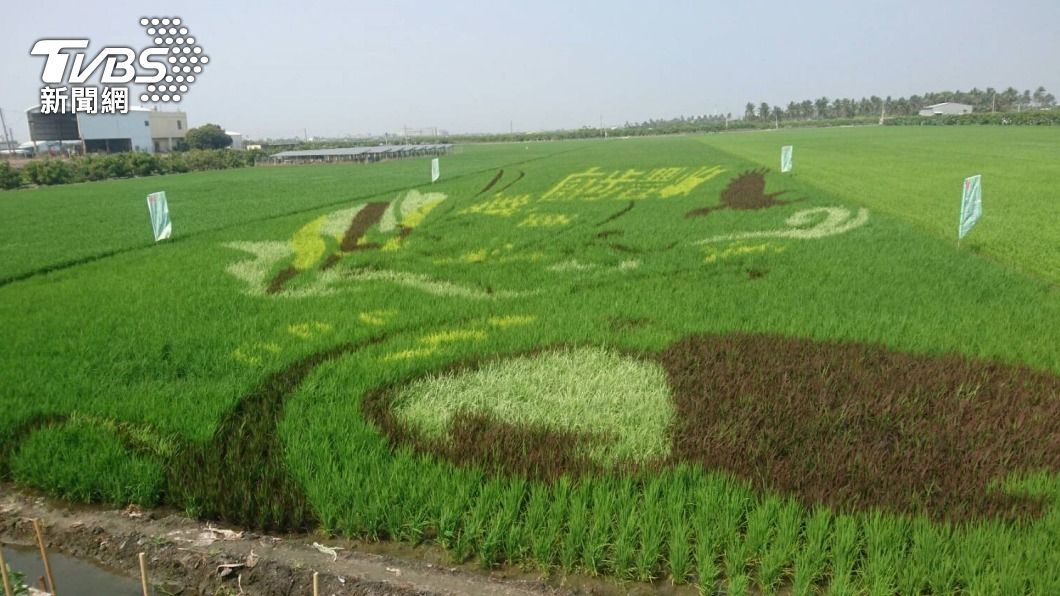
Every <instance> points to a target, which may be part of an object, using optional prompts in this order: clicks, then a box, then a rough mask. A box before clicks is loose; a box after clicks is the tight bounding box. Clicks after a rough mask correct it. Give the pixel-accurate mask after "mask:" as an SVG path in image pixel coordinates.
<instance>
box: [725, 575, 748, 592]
mask: <svg viewBox="0 0 1060 596" xmlns="http://www.w3.org/2000/svg"><path fill="white" fill-rule="evenodd" d="M728 588H729V590H728V592H726V593H727V594H729V595H731V596H743V595H744V594H750V593H751V576H750V575H748V574H746V573H743V572H739V573H737V574H735V575H730V576H729V577H728Z"/></svg>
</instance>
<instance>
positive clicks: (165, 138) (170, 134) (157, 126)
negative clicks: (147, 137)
mask: <svg viewBox="0 0 1060 596" xmlns="http://www.w3.org/2000/svg"><path fill="white" fill-rule="evenodd" d="M148 121H149V122H150V123H151V140H152V141H153V142H154V147H155V153H168V152H170V151H173V150H174V149H175V148H176V145H177V143H178V142H180V141H182V140H184V137H185V136H187V134H188V115H187V114H186V113H184V112H180V111H176V112H160V111H158V110H157V109H155V110H153V111H152V112H151V114H150V116H149V117H148Z"/></svg>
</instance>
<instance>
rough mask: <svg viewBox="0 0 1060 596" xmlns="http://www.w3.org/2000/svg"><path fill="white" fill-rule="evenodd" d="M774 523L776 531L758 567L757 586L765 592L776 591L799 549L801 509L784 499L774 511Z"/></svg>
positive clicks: (787, 573) (772, 592)
mask: <svg viewBox="0 0 1060 596" xmlns="http://www.w3.org/2000/svg"><path fill="white" fill-rule="evenodd" d="M774 524H775V527H776V532H775V534H774V536H773V540H772V542H771V543H770V544H769V546H768V547H767V548H766V549H765V550H764V551H763V553H762V556H761V559H760V560H761V563H760V565H759V568H758V582H759V587H760V588H761V589H762V591H763V592H764V593H766V594H774V593H776V592H777V591H778V590H779V589H780V587H781V585H782V584H783V583H784V581H785V579H786V577H787V576H788V575H789V574H790V572H791V566H792V564H793V558H794V556H795V554H796V553H797V552H798V550H799V533H800V531H801V529H802V509H801V508H800V507H799V505H798V504H797V503H795V502H794V501H791V500H785V501H784V502H783V503H782V504H781V505H780V506H779V508H778V510H777V512H776V517H775V521H774Z"/></svg>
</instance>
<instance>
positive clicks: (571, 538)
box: [559, 481, 592, 573]
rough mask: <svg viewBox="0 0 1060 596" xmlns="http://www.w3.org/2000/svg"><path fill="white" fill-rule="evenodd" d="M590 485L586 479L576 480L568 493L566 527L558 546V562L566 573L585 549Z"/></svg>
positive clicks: (572, 568)
mask: <svg viewBox="0 0 1060 596" xmlns="http://www.w3.org/2000/svg"><path fill="white" fill-rule="evenodd" d="M591 490H592V486H591V484H590V483H589V482H587V481H581V482H578V484H577V486H575V487H574V490H573V491H571V493H570V506H569V507H568V509H567V529H566V532H565V533H564V534H563V539H562V544H560V548H559V564H560V567H562V568H563V570H564V571H566V572H567V573H571V572H573V571H574V569H575V567H576V566H577V565H578V563H579V560H580V558H581V555H582V552H583V550H584V549H585V540H586V535H587V533H588V531H589V525H590V523H591V522H590V517H589V512H590V511H591V506H592V503H591V496H592V492H591Z"/></svg>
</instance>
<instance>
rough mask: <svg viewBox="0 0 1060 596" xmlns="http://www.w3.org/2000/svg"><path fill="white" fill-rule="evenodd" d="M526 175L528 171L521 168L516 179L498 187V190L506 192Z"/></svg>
mask: <svg viewBox="0 0 1060 596" xmlns="http://www.w3.org/2000/svg"><path fill="white" fill-rule="evenodd" d="M524 176H526V172H524V171H522V170H519V175H518V176H516V177H515V180H512V181H511V182H509V183H508V184H505V185H504V186H502V187H500V188H498V189H497V192H504V191H506V190H508V189H509V188H511V187H513V186H515V183H516V182H518V181H520V180H522V179H523V177H524Z"/></svg>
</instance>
